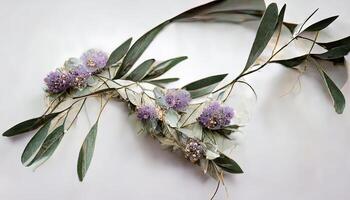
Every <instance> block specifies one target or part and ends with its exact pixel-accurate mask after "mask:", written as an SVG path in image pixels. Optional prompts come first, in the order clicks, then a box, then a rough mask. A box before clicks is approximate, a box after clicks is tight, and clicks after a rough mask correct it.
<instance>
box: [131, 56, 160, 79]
mask: <svg viewBox="0 0 350 200" xmlns="http://www.w3.org/2000/svg"><path fill="white" fill-rule="evenodd" d="M154 61H155V60H154V59H149V60H146V61H144V62H143V63H141V64H140V65H139V66H138V67H136V69H135V70H134V71H132V72H131V73H130V74H129V76H128V77H126V80H132V81H141V80H142V79H143V78H144V77H145V76H146V75H147V74H148V73H149V72H150V71H151V69H152V64H153V63H154Z"/></svg>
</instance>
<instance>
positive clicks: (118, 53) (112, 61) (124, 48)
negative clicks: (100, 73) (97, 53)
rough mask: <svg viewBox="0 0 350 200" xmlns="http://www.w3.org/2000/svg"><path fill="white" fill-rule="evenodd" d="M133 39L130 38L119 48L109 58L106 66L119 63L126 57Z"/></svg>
mask: <svg viewBox="0 0 350 200" xmlns="http://www.w3.org/2000/svg"><path fill="white" fill-rule="evenodd" d="M131 41H132V38H129V39H128V40H126V41H125V42H123V44H121V45H120V46H119V47H118V48H116V49H115V50H114V51H113V52H112V53H111V55H110V56H109V58H108V61H107V64H106V66H111V65H113V64H115V63H117V62H118V61H119V60H120V59H122V58H123V57H124V55H125V54H126V52H128V50H129V47H130V44H131Z"/></svg>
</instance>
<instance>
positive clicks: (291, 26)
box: [283, 22, 298, 34]
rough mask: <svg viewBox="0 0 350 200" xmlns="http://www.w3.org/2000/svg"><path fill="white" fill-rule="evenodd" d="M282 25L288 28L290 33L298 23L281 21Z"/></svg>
mask: <svg viewBox="0 0 350 200" xmlns="http://www.w3.org/2000/svg"><path fill="white" fill-rule="evenodd" d="M283 25H284V26H285V27H287V28H288V30H289V31H290V33H291V34H293V33H294V31H295V28H296V27H297V26H298V24H294V23H288V22H283Z"/></svg>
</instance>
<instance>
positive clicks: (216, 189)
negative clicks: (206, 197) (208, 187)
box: [210, 181, 220, 200]
mask: <svg viewBox="0 0 350 200" xmlns="http://www.w3.org/2000/svg"><path fill="white" fill-rule="evenodd" d="M219 187H220V181H218V184H217V186H216V188H215V192H214V194H213V196H212V197H211V198H210V200H213V199H214V197H215V196H216V193H217V192H218V190H219Z"/></svg>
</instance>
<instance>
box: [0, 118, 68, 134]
mask: <svg viewBox="0 0 350 200" xmlns="http://www.w3.org/2000/svg"><path fill="white" fill-rule="evenodd" d="M61 113H62V112H56V113H50V114H48V115H43V116H41V117H37V118H33V119H29V120H26V121H24V122H21V123H19V124H17V125H15V126H13V127H11V128H10V129H8V130H7V131H5V132H4V133H3V134H2V135H3V136H6V137H11V136H15V135H18V134H22V133H25V132H28V131H32V130H35V129H37V128H39V127H40V126H41V125H43V124H45V123H46V122H48V121H50V120H52V119H53V118H55V117H56V116H57V115H59V114H61Z"/></svg>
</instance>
